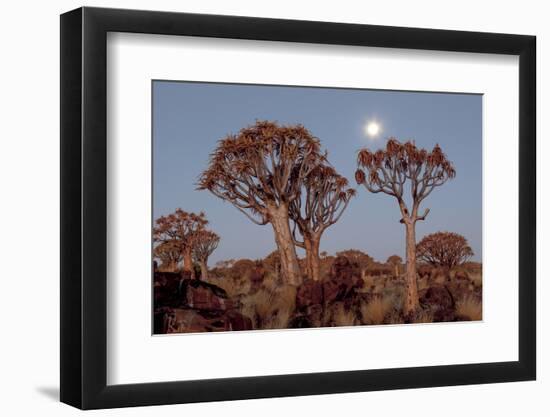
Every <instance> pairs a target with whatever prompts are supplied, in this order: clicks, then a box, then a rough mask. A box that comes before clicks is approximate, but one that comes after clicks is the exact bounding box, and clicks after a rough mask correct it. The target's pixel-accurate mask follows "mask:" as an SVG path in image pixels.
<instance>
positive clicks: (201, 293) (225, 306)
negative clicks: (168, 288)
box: [180, 279, 233, 310]
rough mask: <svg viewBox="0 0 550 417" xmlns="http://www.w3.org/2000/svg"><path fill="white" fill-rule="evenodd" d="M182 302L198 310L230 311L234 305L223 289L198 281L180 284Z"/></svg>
mask: <svg viewBox="0 0 550 417" xmlns="http://www.w3.org/2000/svg"><path fill="white" fill-rule="evenodd" d="M180 293H181V296H182V300H183V302H184V304H185V305H186V306H187V307H190V308H194V309H197V310H229V309H231V308H233V303H232V302H231V300H229V298H228V296H227V293H226V292H225V290H224V289H223V288H220V287H218V286H217V285H214V284H210V283H208V282H204V281H199V280H196V279H186V280H182V282H181V283H180Z"/></svg>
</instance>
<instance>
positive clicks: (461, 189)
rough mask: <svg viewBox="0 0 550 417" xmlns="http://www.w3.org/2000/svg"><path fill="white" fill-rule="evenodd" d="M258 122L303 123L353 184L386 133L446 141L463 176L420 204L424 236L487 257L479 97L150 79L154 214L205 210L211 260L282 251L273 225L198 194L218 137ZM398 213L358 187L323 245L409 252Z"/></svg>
mask: <svg viewBox="0 0 550 417" xmlns="http://www.w3.org/2000/svg"><path fill="white" fill-rule="evenodd" d="M257 119H259V120H274V121H278V122H279V123H282V124H294V123H301V124H303V125H304V126H305V127H306V128H307V129H309V130H310V131H311V132H312V133H313V134H314V135H315V136H317V137H318V138H319V139H320V140H321V143H322V145H323V148H324V149H327V150H328V156H329V160H330V162H331V163H332V165H333V166H334V167H335V168H336V169H337V170H338V172H339V173H340V174H342V175H344V176H346V177H347V178H348V179H349V180H350V183H351V184H352V185H353V186H354V187H357V185H356V184H355V181H354V179H353V174H354V172H355V170H356V156H357V151H358V150H359V149H361V148H362V147H369V148H370V149H373V150H374V149H378V148H379V147H382V146H384V144H385V141H386V138H387V137H389V136H395V137H397V138H398V139H399V140H407V139H413V140H415V142H416V145H417V146H419V147H425V148H428V149H432V148H433V146H434V145H435V144H436V143H439V144H440V146H441V147H442V149H443V151H444V152H445V153H446V154H447V157H448V158H449V159H450V160H451V161H452V162H453V163H454V165H455V168H456V171H457V175H456V178H455V179H454V180H451V181H448V182H447V183H446V184H444V185H443V186H442V187H439V188H437V189H435V190H434V191H433V192H432V193H431V194H430V196H429V197H428V198H427V199H426V200H425V201H424V202H423V204H422V206H421V208H423V207H427V208H430V210H431V211H430V214H429V216H428V217H427V219H426V221H424V222H419V223H417V240H420V239H421V238H422V237H423V236H424V235H426V234H429V233H432V232H436V231H440V230H447V231H452V232H456V233H460V234H462V235H464V236H465V237H466V238H467V239H468V241H469V243H470V245H471V246H472V249H473V251H474V253H475V256H474V258H473V259H474V260H481V245H482V243H481V235H482V234H481V230H482V220H481V218H482V211H481V210H482V166H481V161H482V96H481V95H473V94H445V93H417V92H399V91H384V90H359V89H334V88H309V87H281V86H263V85H243V84H215V83H190V82H170V81H153V152H154V156H153V164H154V166H153V215H154V217H155V218H157V217H158V216H160V215H163V214H167V213H170V212H172V211H173V210H175V209H176V208H177V207H181V208H182V209H184V210H186V211H194V212H199V211H204V212H205V213H206V215H207V217H208V220H209V221H210V228H211V229H212V230H214V231H215V232H216V233H218V234H219V235H220V237H221V241H220V244H219V246H218V249H217V250H216V251H215V252H214V253H213V254H212V256H211V258H210V263H211V264H212V265H213V264H214V263H215V262H217V261H218V260H221V259H230V258H250V259H257V258H262V257H264V256H265V255H267V254H268V253H269V252H271V251H272V250H274V249H275V243H274V239H273V232H272V229H271V226H269V225H266V226H258V225H256V224H254V223H252V222H251V221H250V220H249V219H248V218H246V216H244V215H243V214H242V213H240V212H239V211H238V210H237V209H236V208H234V207H233V206H232V205H231V204H230V203H228V202H224V201H222V200H220V199H219V198H217V197H215V196H214V195H212V194H210V193H209V192H208V191H196V190H195V188H196V185H195V184H196V181H197V178H198V176H199V175H200V173H201V172H202V171H203V170H204V169H205V168H206V166H207V162H208V156H209V154H210V152H211V151H212V150H213V149H214V148H215V146H216V142H217V141H218V140H219V139H221V138H223V137H224V136H226V135H227V134H229V133H237V132H238V131H239V130H240V129H241V128H242V127H245V126H247V125H250V124H253V123H254V122H255V121H256V120H257ZM372 120H376V121H377V122H378V123H379V124H380V126H381V128H382V132H381V134H380V135H379V137H378V138H375V139H372V138H369V137H367V135H366V134H365V125H366V124H367V123H368V122H369V121H372ZM399 219H400V215H399V208H398V206H397V202H396V200H395V198H394V197H391V196H388V195H386V194H381V193H380V194H370V193H369V192H367V190H366V189H365V188H363V187H359V188H358V193H357V196H356V197H355V198H354V199H353V200H352V201H351V203H350V205H349V207H348V209H347V210H346V212H345V213H344V214H343V216H342V218H341V219H340V221H339V222H338V223H336V224H335V225H333V226H332V227H330V228H329V229H327V231H326V232H325V234H324V235H323V238H322V240H321V251H323V250H325V251H327V252H329V253H331V254H333V253H335V252H337V251H339V250H344V249H349V248H356V249H361V250H364V251H366V252H367V253H369V254H370V255H371V256H373V257H374V258H375V259H377V260H380V261H385V260H386V258H387V257H388V256H390V255H392V254H398V255H400V256H401V257H404V252H405V230H404V227H403V225H401V224H400V223H399Z"/></svg>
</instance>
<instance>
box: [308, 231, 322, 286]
mask: <svg viewBox="0 0 550 417" xmlns="http://www.w3.org/2000/svg"><path fill="white" fill-rule="evenodd" d="M320 241H321V236H320V235H319V236H314V237H313V238H312V239H311V253H310V255H309V260H310V265H309V270H310V273H311V278H312V279H313V281H320V280H321V261H320V259H319V242H320Z"/></svg>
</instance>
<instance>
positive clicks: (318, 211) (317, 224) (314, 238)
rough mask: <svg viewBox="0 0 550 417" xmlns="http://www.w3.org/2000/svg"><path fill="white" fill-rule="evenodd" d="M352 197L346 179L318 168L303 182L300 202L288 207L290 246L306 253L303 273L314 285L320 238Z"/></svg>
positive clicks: (323, 166) (324, 166) (321, 166)
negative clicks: (290, 228)
mask: <svg viewBox="0 0 550 417" xmlns="http://www.w3.org/2000/svg"><path fill="white" fill-rule="evenodd" d="M354 195H355V190H354V189H352V188H349V187H348V180H347V179H346V178H344V177H342V176H341V175H339V174H338V173H337V172H336V170H335V169H334V168H333V167H331V166H329V165H327V164H319V165H318V166H317V167H315V168H314V169H313V170H312V171H311V173H310V174H309V175H308V176H307V177H306V178H305V180H304V181H303V186H302V189H301V195H300V198H296V199H294V200H293V201H292V202H291V204H290V206H289V210H290V218H291V219H292V223H293V229H292V235H293V238H294V243H295V244H296V245H297V246H299V247H301V248H303V249H304V250H305V251H306V271H305V272H306V275H307V276H308V277H309V278H311V279H313V280H314V281H319V280H320V279H321V277H320V264H321V261H320V259H319V244H320V241H321V236H322V235H323V233H324V231H325V230H326V229H327V228H328V227H330V226H332V225H333V224H334V223H336V222H337V221H338V220H339V219H340V217H341V216H342V214H343V213H344V210H345V209H346V207H347V206H348V203H349V201H350V200H351V197H352V196H354ZM296 231H298V232H299V233H300V235H301V240H300V238H299V237H298V236H297V234H296Z"/></svg>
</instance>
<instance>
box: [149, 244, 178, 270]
mask: <svg viewBox="0 0 550 417" xmlns="http://www.w3.org/2000/svg"><path fill="white" fill-rule="evenodd" d="M153 257H154V258H155V259H156V260H159V261H160V265H159V268H158V269H159V271H162V272H176V271H177V269H178V265H179V263H180V262H181V261H182V260H183V256H182V248H181V245H179V244H178V241H177V240H168V241H166V242H161V243H159V244H158V245H156V246H155V248H154V249H153Z"/></svg>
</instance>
